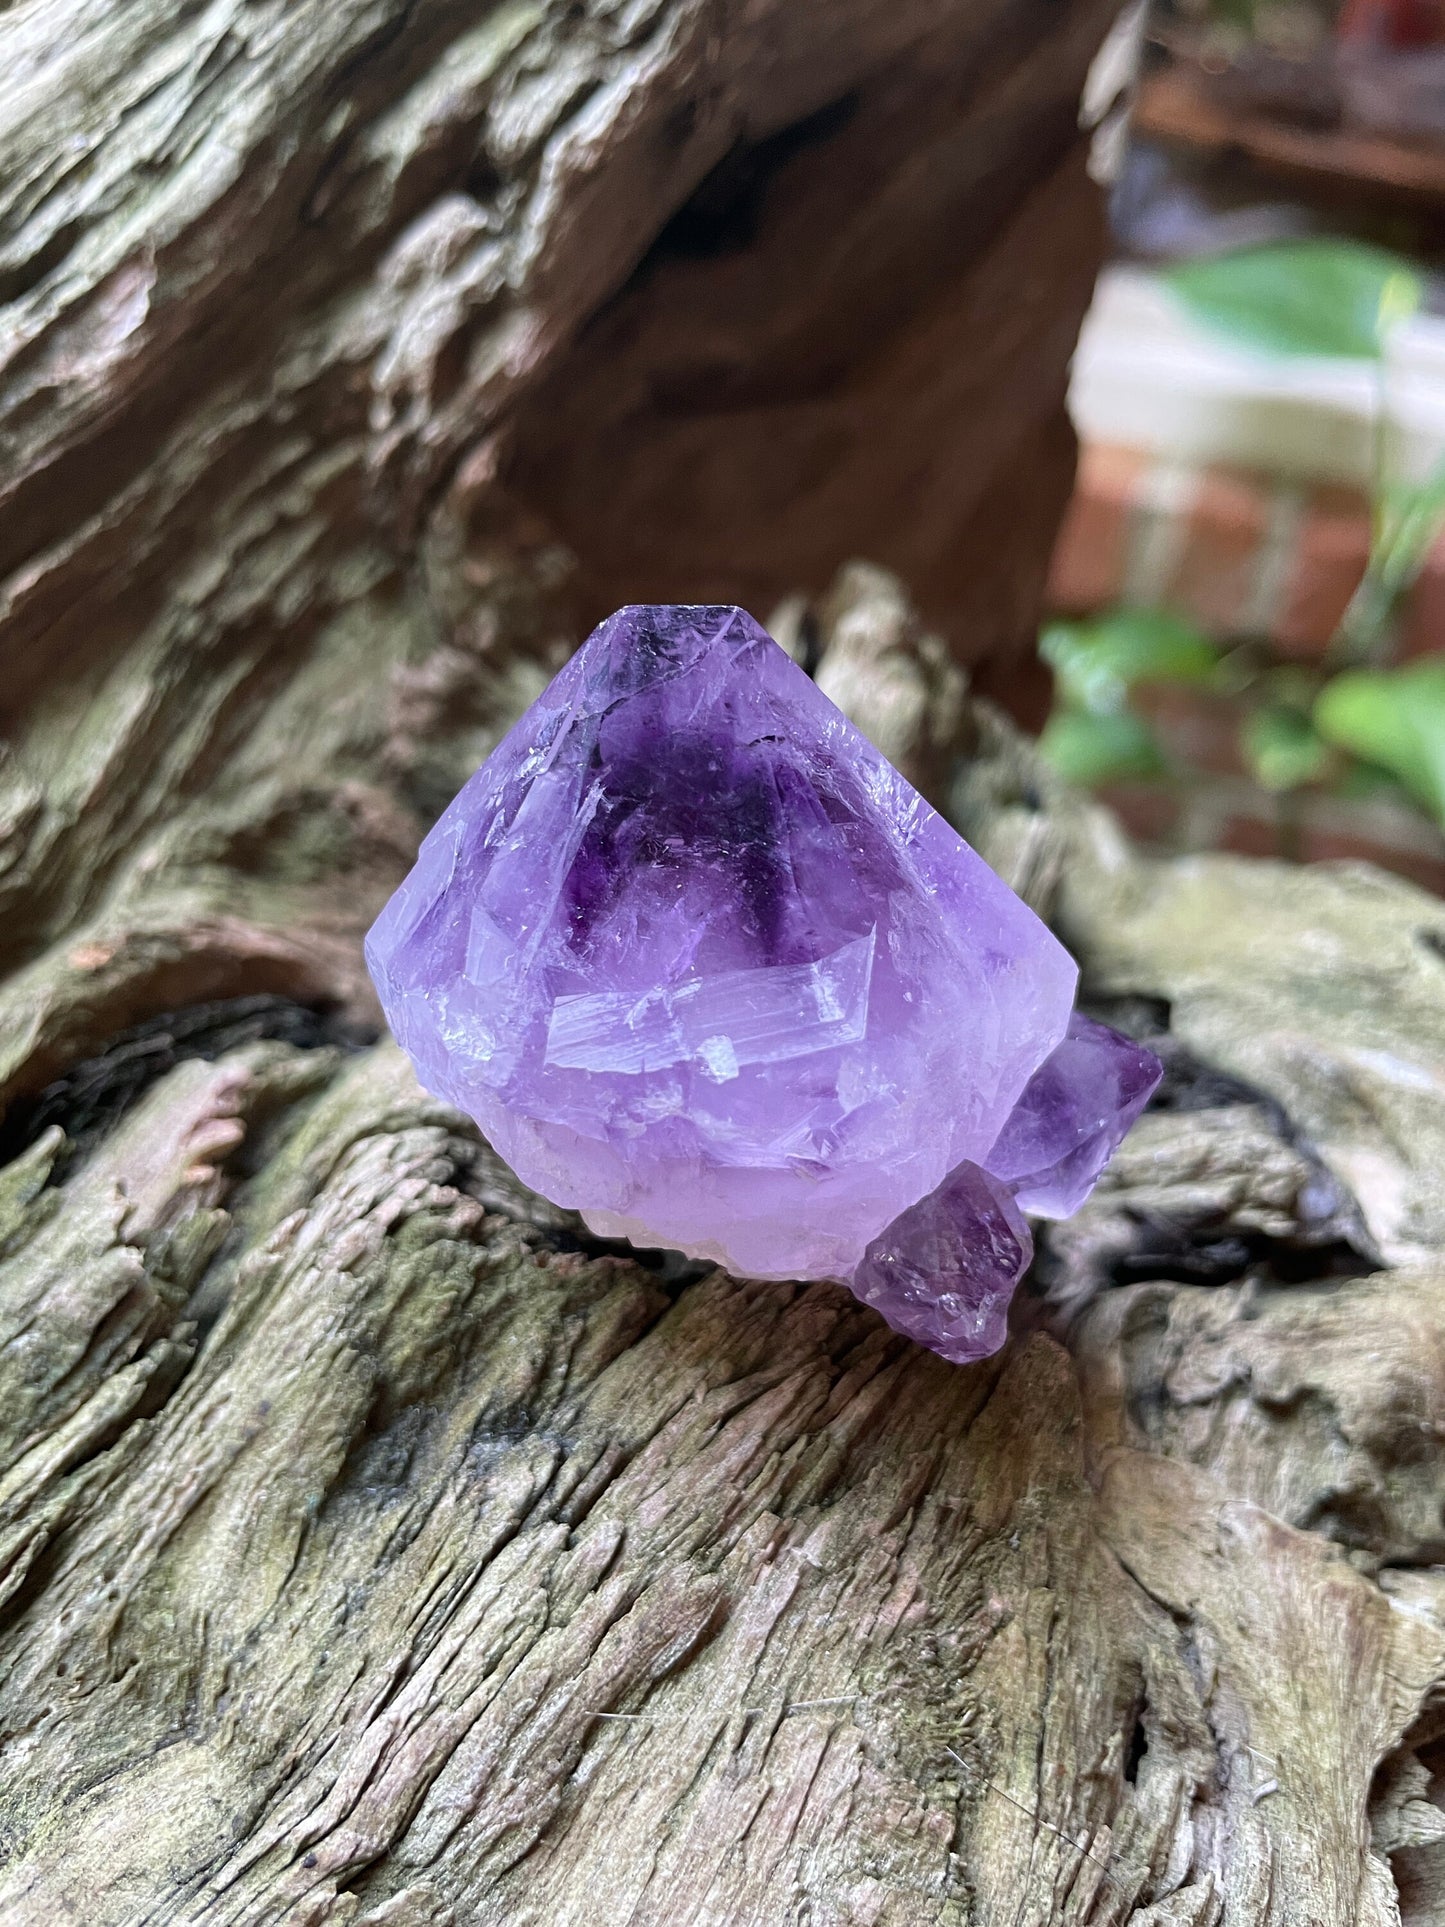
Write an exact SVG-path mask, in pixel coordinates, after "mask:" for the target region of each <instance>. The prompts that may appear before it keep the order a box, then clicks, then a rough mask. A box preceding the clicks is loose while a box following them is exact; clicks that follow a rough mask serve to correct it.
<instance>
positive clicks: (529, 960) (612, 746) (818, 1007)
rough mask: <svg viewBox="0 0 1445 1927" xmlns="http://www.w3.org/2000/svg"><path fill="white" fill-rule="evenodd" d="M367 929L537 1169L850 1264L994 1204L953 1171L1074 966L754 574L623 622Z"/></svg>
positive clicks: (1064, 997) (1043, 1038)
mask: <svg viewBox="0 0 1445 1927" xmlns="http://www.w3.org/2000/svg"><path fill="white" fill-rule="evenodd" d="M367 960H368V962H369V964H370V967H371V971H372V975H373V977H374V979H375V981H376V985H377V989H378V991H379V993H380V995H381V1000H382V1004H383V1006H384V1008H385V1010H386V1014H387V1017H388V1018H389V1020H390V1022H391V1026H392V1029H393V1031H394V1032H395V1034H396V1036H397V1038H398V1040H399V1041H400V1043H401V1044H402V1045H403V1046H404V1048H405V1049H406V1050H407V1051H408V1052H409V1053H410V1055H411V1057H412V1058H413V1060H414V1062H415V1063H416V1066H417V1069H418V1071H419V1073H420V1075H421V1078H422V1080H423V1082H424V1083H425V1084H426V1085H427V1086H428V1087H429V1088H430V1089H432V1090H434V1091H436V1092H438V1093H439V1094H440V1095H442V1096H444V1097H446V1098H448V1099H450V1100H451V1101H452V1102H454V1103H456V1104H458V1105H460V1106H461V1107H462V1108H463V1109H465V1110H467V1111H469V1112H470V1113H471V1114H472V1116H473V1117H475V1118H476V1120H477V1122H478V1123H479V1124H480V1125H481V1127H482V1129H483V1131H484V1132H485V1133H486V1135H487V1136H488V1138H489V1139H490V1140H491V1142H492V1144H493V1145H494V1146H495V1147H496V1149H497V1150H498V1151H499V1152H500V1153H501V1154H502V1156H504V1157H505V1158H506V1159H507V1160H508V1161H509V1162H510V1163H511V1164H512V1166H513V1167H514V1169H515V1170H516V1171H517V1173H518V1175H519V1176H520V1177H521V1178H522V1179H523V1180H524V1182H526V1183H527V1184H530V1185H531V1186H532V1187H533V1188H534V1189H535V1190H537V1191H540V1192H542V1193H543V1194H544V1195H545V1196H547V1197H549V1198H551V1199H553V1200H554V1201H555V1202H557V1203H559V1204H566V1205H573V1206H576V1207H578V1208H579V1209H580V1210H581V1211H582V1212H583V1215H584V1216H585V1218H586V1220H587V1222H588V1224H589V1225H591V1226H592V1228H593V1229H594V1230H597V1231H600V1232H603V1233H606V1234H612V1235H622V1236H626V1237H629V1238H632V1239H633V1240H634V1241H636V1242H638V1243H642V1244H661V1245H669V1246H674V1247H678V1248H680V1249H682V1250H683V1251H686V1252H689V1253H691V1254H693V1255H695V1256H699V1257H706V1258H715V1259H718V1260H720V1261H721V1262H722V1263H724V1264H726V1265H728V1266H729V1267H730V1268H732V1269H733V1270H735V1271H739V1272H742V1273H744V1274H751V1275H753V1276H759V1277H774V1278H798V1277H803V1278H821V1277H834V1278H847V1277H849V1276H850V1275H852V1273H853V1272H854V1270H855V1268H856V1267H858V1266H859V1265H860V1262H864V1263H866V1262H868V1261H867V1260H865V1250H866V1249H867V1248H868V1247H870V1246H871V1245H872V1244H873V1243H874V1241H875V1240H877V1239H878V1238H879V1235H880V1233H882V1232H883V1231H884V1228H885V1227H891V1226H893V1223H894V1221H895V1220H896V1219H899V1218H900V1214H907V1213H908V1208H909V1207H910V1206H913V1205H916V1204H917V1203H918V1201H919V1200H920V1199H923V1200H927V1201H928V1203H929V1206H930V1209H931V1210H932V1211H933V1212H934V1213H935V1215H936V1214H937V1212H938V1211H939V1210H941V1209H942V1208H943V1207H942V1206H941V1205H936V1204H935V1203H934V1200H935V1198H937V1197H938V1196H940V1195H942V1196H943V1197H944V1199H945V1201H946V1200H947V1198H948V1197H950V1196H956V1197H957V1198H958V1199H967V1200H974V1201H973V1202H972V1203H970V1204H969V1207H968V1208H969V1209H970V1210H971V1211H973V1212H974V1213H975V1217H974V1218H970V1219H968V1222H970V1223H972V1222H976V1221H977V1219H978V1214H979V1213H982V1212H984V1205H983V1204H982V1203H979V1202H978V1201H977V1199H976V1198H975V1192H976V1191H977V1184H978V1182H979V1181H981V1180H975V1179H972V1178H970V1179H969V1180H968V1184H967V1185H966V1184H965V1183H964V1181H963V1180H961V1179H960V1180H959V1181H958V1183H957V1184H956V1185H954V1187H953V1190H952V1191H950V1190H949V1187H948V1186H943V1192H942V1193H941V1194H940V1192H939V1187H940V1186H941V1185H943V1180H944V1179H945V1178H947V1177H949V1175H950V1174H951V1173H956V1172H957V1171H958V1170H959V1167H961V1166H969V1167H971V1166H975V1165H981V1164H983V1163H985V1162H987V1160H988V1157H989V1154H990V1152H991V1150H992V1148H993V1147H994V1145H995V1143H996V1142H997V1141H998V1139H999V1137H1000V1133H1001V1132H1002V1131H1003V1130H1004V1127H1005V1125H1006V1123H1007V1122H1008V1120H1009V1118H1010V1115H1011V1114H1012V1113H1013V1111H1014V1108H1015V1106H1016V1104H1017V1102H1018V1100H1019V1098H1020V1096H1021V1095H1022V1093H1023V1092H1024V1090H1025V1087H1026V1086H1027V1085H1028V1084H1029V1080H1030V1079H1031V1078H1032V1077H1033V1076H1034V1073H1035V1072H1036V1071H1037V1070H1038V1069H1039V1066H1040V1065H1041V1064H1042V1063H1043V1062H1044V1060H1045V1059H1046V1058H1048V1057H1049V1055H1050V1053H1051V1052H1053V1051H1054V1050H1055V1048H1056V1047H1057V1046H1058V1045H1060V1044H1061V1043H1062V1042H1063V1039H1064V1035H1065V1029H1066V1026H1067V1024H1068V1021H1069V1011H1070V1008H1071V1005H1072V1002H1073V995H1074V986H1075V979H1076V971H1075V967H1074V964H1073V962H1072V960H1071V959H1070V957H1069V955H1068V953H1067V952H1066V951H1065V950H1064V949H1063V948H1062V946H1061V945H1060V944H1059V943H1058V942H1057V941H1056V940H1055V938H1054V937H1053V936H1052V935H1051V934H1050V933H1049V931H1048V930H1047V929H1046V928H1045V927H1044V925H1043V924H1042V923H1041V922H1040V921H1039V919H1038V918H1037V917H1036V916H1034V914H1033V912H1032V911H1031V910H1029V909H1028V908H1027V907H1026V906H1025V905H1024V904H1023V903H1022V902H1020V900H1019V899H1018V897H1016V896H1015V895H1014V893H1013V892H1012V891H1011V890H1010V889H1009V888H1008V887H1007V885H1005V884H1004V883H1003V882H1001V881H1000V879H999V878H998V877H997V876H995V875H994V873H993V871H992V870H990V869H989V868H988V866H987V865H986V864H985V863H984V862H983V861H982V859H981V858H979V857H978V856H976V855H975V854H974V852H973V851H972V850H971V849H969V847H968V846H967V844H965V843H964V842H963V841H962V840H961V839H960V838H959V837H958V836H957V835H956V834H955V833H954V831H953V830H952V829H950V828H949V826H948V825H947V824H946V823H945V822H944V821H943V819H942V818H941V817H939V816H938V815H936V814H935V812H934V811H933V810H931V809H930V808H929V807H928V805H927V804H926V803H925V802H924V801H923V800H922V798H921V797H920V796H919V795H918V794H917V792H916V791H915V790H913V789H912V788H911V786H910V785H909V784H908V783H907V782H905V781H904V779H903V778H902V777H901V776H900V775H899V774H898V773H897V771H896V770H894V769H893V768H892V767H891V765H889V764H888V763H887V762H886V761H885V760H884V758H883V757H882V756H880V755H879V754H878V752H877V751H876V750H875V749H874V748H873V747H872V746H871V744H869V743H868V742H867V741H866V740H865V738H864V737H863V736H862V735H860V734H859V732H858V731H857V730H856V729H855V728H854V727H853V726H852V725H851V724H850V723H849V722H848V721H847V720H846V718H845V717H844V716H843V715H842V714H841V713H840V712H839V711H838V710H837V709H835V708H834V706H833V705H832V703H830V702H829V701H828V699H827V698H826V697H825V696H824V695H823V694H822V693H821V691H820V690H819V689H818V688H817V687H816V685H815V684H814V683H813V682H812V681H811V680H810V679H809V678H808V677H807V676H806V675H805V674H804V673H803V672H802V670H800V669H799V668H798V667H797V666H796V665H795V664H794V663H793V662H792V661H791V660H790V659H789V658H788V656H787V655H785V654H784V652H783V651H782V650H781V649H780V648H779V647H778V646H777V645H776V644H775V643H774V642H772V641H771V640H770V639H769V638H768V637H767V636H766V635H765V634H764V633H763V631H762V630H761V629H759V627H758V626H757V624H756V623H755V622H753V621H752V620H751V618H750V617H748V616H747V615H745V614H744V613H743V611H742V610H740V609H734V608H726V607H698V608H685V607H684V608H675V607H662V608H629V609H623V610H620V611H619V612H618V614H616V615H615V616H612V617H611V618H610V619H609V620H608V621H606V622H604V623H603V624H602V626H601V627H600V628H599V629H597V630H596V631H595V632H594V634H593V635H592V636H591V637H590V638H589V640H588V641H587V642H586V643H585V644H584V645H583V647H582V648H581V649H580V650H579V651H578V653H577V654H576V655H575V656H574V657H573V658H572V660H571V661H570V662H569V663H568V664H567V666H566V668H564V669H563V670H562V672H561V674H560V675H559V676H558V677H557V678H556V679H555V681H554V682H553V683H552V684H551V686H550V687H549V688H548V689H547V690H546V691H545V692H544V693H543V695H542V696H541V697H540V698H539V699H538V701H537V702H536V703H534V704H533V706H532V707H531V709H529V710H528V711H527V713H526V715H525V716H523V717H522V719H521V721H520V722H519V723H517V725H516V726H515V728H514V729H512V731H511V732H510V733H509V734H508V736H507V737H506V738H505V739H504V741H503V742H502V743H501V744H500V745H499V746H498V748H497V749H496V751H495V752H494V753H493V755H492V756H491V757H490V758H489V759H488V760H487V762H486V763H485V764H484V765H483V766H482V768H481V769H480V770H478V772H477V773H476V775H475V776H474V777H473V778H472V779H471V781H470V782H469V783H468V784H467V785H466V787H465V788H464V789H463V790H462V792H461V794H460V795H459V796H458V797H457V798H456V800H455V801H454V802H453V803H452V804H451V806H450V807H449V808H448V809H447V811H446V812H445V814H444V815H443V816H442V817H441V819H440V821H439V822H438V823H437V824H436V826H435V828H434V829H433V830H432V832H431V834H430V835H429V836H428V837H427V839H426V841H425V842H424V843H423V845H422V848H421V852H420V855H419V856H418V859H417V863H416V867H415V869H414V870H413V871H412V873H411V875H410V876H409V877H408V878H407V879H406V881H405V882H404V883H403V884H402V886H401V888H400V889H399V890H398V891H397V893H396V895H395V896H394V897H393V898H392V900H391V902H390V903H389V904H388V905H387V907H386V909H385V910H384V911H383V912H382V914H381V916H380V917H379V918H378V920H377V922H376V925H375V927H374V928H373V930H372V932H371V934H370V936H369V938H368V939H367ZM970 1185H971V1186H973V1189H969V1186H970ZM993 1195H994V1194H993V1192H992V1191H990V1192H989V1196H990V1197H993ZM960 1208H962V1207H960ZM990 1209H992V1211H993V1213H994V1215H993V1217H987V1223H988V1224H989V1225H994V1224H995V1222H997V1223H998V1224H1008V1223H1009V1222H1010V1220H1009V1212H1010V1211H1012V1206H1011V1205H1010V1206H1008V1208H1007V1209H1006V1208H1005V1206H1004V1205H1002V1204H997V1203H996V1202H995V1204H994V1205H993V1206H991V1207H990ZM985 1216H987V1214H986V1213H985ZM1014 1216H1015V1217H1016V1213H1015V1214H1014ZM1019 1222H1020V1223H1021V1220H1020V1221H1019ZM930 1235H933V1234H930ZM989 1235H990V1236H991V1237H992V1236H994V1233H993V1232H992V1231H991V1232H990V1234H989ZM942 1236H943V1234H942V1232H941V1231H940V1232H939V1233H938V1234H937V1237H938V1238H942ZM1002 1236H1003V1234H1002V1232H999V1233H998V1238H1000V1239H1001V1238H1002ZM1009 1236H1010V1237H1011V1238H1013V1240H1014V1242H1015V1244H1016V1245H1017V1247H1018V1249H1020V1250H1022V1249H1024V1243H1023V1242H1020V1239H1019V1234H1018V1233H1017V1232H1016V1231H1014V1230H1012V1229H1010V1231H1009ZM1026 1238H1027V1233H1026V1231H1025V1232H1024V1233H1023V1240H1024V1241H1026ZM1005 1242H1006V1241H1005ZM945 1247H946V1240H945V1241H944V1243H942V1244H938V1246H937V1248H938V1250H940V1251H943V1250H945ZM999 1249H1000V1250H1001V1249H1002V1245H1001V1244H1000V1245H999ZM940 1262H942V1260H941V1259H940ZM950 1262H952V1260H950ZM959 1262H960V1263H961V1262H962V1261H961V1260H960V1261H959ZM989 1262H990V1263H995V1261H993V1260H990V1261H989ZM998 1262H999V1263H1001V1262H1002V1261H1001V1260H1000V1261H998ZM1021 1262H1022V1261H1021ZM996 1268H997V1266H996ZM1020 1268H1021V1266H1020ZM876 1272H877V1268H876V1267H875V1270H874V1271H870V1272H869V1273H868V1277H869V1278H870V1279H874V1278H875V1273H876ZM959 1275H960V1276H962V1275H963V1273H962V1272H960V1273H959ZM1014 1275H1015V1276H1016V1275H1017V1272H1015V1274H1014ZM913 1289H914V1288H913V1287H912V1286H910V1287H909V1290H910V1291H912V1290H913ZM867 1290H868V1291H877V1292H878V1293H879V1294H881V1295H882V1296H886V1295H887V1294H886V1287H885V1285H884V1284H883V1282H882V1274H881V1273H877V1281H876V1282H875V1283H872V1284H870V1285H869V1286H868V1287H867ZM865 1295H866V1293H865ZM1005 1296H1006V1294H1005ZM874 1302H879V1303H880V1308H884V1307H883V1306H882V1302H881V1297H880V1298H878V1299H875V1300H874ZM885 1309H886V1308H885ZM887 1315H889V1316H892V1313H891V1312H889V1313H887ZM910 1315H912V1314H910ZM940 1317H942V1318H943V1320H944V1322H945V1323H948V1321H949V1320H953V1321H954V1322H956V1315H955V1314H954V1313H952V1312H949V1313H946V1314H940ZM995 1326H997V1329H998V1333H999V1335H1000V1337H1001V1332H1002V1327H1001V1326H998V1325H997V1320H995V1321H994V1324H993V1325H990V1326H989V1329H990V1330H994V1329H995ZM939 1329H940V1330H942V1326H940V1328H939ZM927 1342H933V1341H932V1340H929V1341H927ZM950 1342H951V1341H950ZM970 1342H972V1341H970ZM953 1355H960V1354H958V1353H957V1352H956V1351H954V1352H950V1356H953Z"/></svg>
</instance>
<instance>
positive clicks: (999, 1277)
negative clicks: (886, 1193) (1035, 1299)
mask: <svg viewBox="0 0 1445 1927" xmlns="http://www.w3.org/2000/svg"><path fill="white" fill-rule="evenodd" d="M1033 1255H1034V1241H1033V1237H1032V1235H1031V1234H1030V1232H1029V1228H1028V1225H1027V1224H1026V1223H1025V1222H1024V1218H1023V1214H1022V1212H1021V1211H1020V1210H1019V1208H1018V1206H1017V1204H1016V1203H1015V1202H1014V1200H1013V1197H1012V1196H1011V1195H1010V1192H1009V1189H1008V1186H1007V1185H1005V1184H1001V1183H1000V1182H999V1181H998V1179H997V1178H994V1177H991V1176H990V1175H989V1173H988V1172H987V1171H981V1170H980V1169H979V1167H978V1166H977V1165H976V1164H969V1163H963V1164H960V1165H958V1166H956V1167H955V1169H953V1170H952V1171H950V1172H949V1174H948V1176H947V1177H946V1178H945V1179H944V1180H943V1182H942V1184H940V1185H939V1186H938V1188H937V1189H936V1190H934V1191H930V1192H929V1194H928V1196H927V1197H926V1198H920V1199H919V1200H918V1202H917V1204H912V1205H910V1206H909V1207H908V1209H907V1210H906V1211H904V1212H903V1213H902V1214H901V1215H900V1216H899V1217H897V1218H895V1219H894V1221H893V1223H892V1224H890V1225H889V1226H888V1227H887V1229H886V1230H885V1231H883V1232H881V1233H880V1234H879V1236H878V1237H876V1238H875V1239H874V1240H873V1242H872V1243H871V1244H870V1245H869V1247H868V1249H867V1250H866V1251H865V1252H864V1254H863V1262H862V1263H861V1264H860V1265H859V1267H858V1269H857V1270H856V1271H855V1272H854V1274H853V1277H852V1280H851V1283H852V1286H853V1290H854V1292H855V1293H856V1294H857V1295H858V1297H859V1298H861V1299H862V1300H863V1302H864V1304H865V1305H872V1306H873V1308H874V1310H875V1311H879V1312H881V1313H882V1314H883V1316H884V1318H886V1319H887V1321H888V1323H889V1324H890V1325H891V1326H892V1327H893V1329H894V1330H895V1331H900V1332H903V1333H905V1334H906V1335H907V1336H908V1337H909V1338H916V1339H917V1340H918V1342H919V1344H920V1345H927V1346H928V1348H929V1350H930V1351H935V1352H939V1353H941V1355H942V1356H943V1357H944V1358H948V1359H952V1361H953V1362H954V1364H955V1365H967V1364H970V1363H972V1361H973V1360H974V1359H978V1358H987V1357H988V1356H989V1354H990V1353H991V1352H996V1351H997V1350H998V1348H999V1346H1000V1345H1002V1343H1003V1342H1004V1340H1005V1338H1007V1336H1008V1308H1009V1301H1010V1299H1011V1298H1012V1297H1013V1295H1014V1287H1015V1286H1016V1285H1017V1284H1018V1281H1019V1279H1020V1278H1022V1276H1023V1275H1024V1272H1025V1271H1026V1270H1027V1269H1028V1265H1029V1260H1030V1259H1031V1258H1032V1257H1033Z"/></svg>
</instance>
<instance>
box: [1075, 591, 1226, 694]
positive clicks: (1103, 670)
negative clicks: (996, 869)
mask: <svg viewBox="0 0 1445 1927" xmlns="http://www.w3.org/2000/svg"><path fill="white" fill-rule="evenodd" d="M1039 653H1040V655H1041V656H1042V657H1043V659H1044V661H1045V662H1047V663H1048V664H1049V666H1050V667H1051V668H1052V669H1053V672H1054V676H1055V678H1056V681H1057V684H1058V690H1059V694H1060V696H1061V697H1062V698H1063V701H1064V703H1065V704H1066V705H1067V706H1068V707H1070V708H1072V709H1079V710H1084V711H1086V712H1087V713H1088V714H1089V715H1091V716H1116V715H1119V714H1120V713H1121V712H1122V711H1123V710H1124V709H1125V707H1126V706H1127V704H1128V699H1129V691H1130V690H1131V689H1133V688H1135V687H1136V686H1137V685H1138V684H1140V683H1160V682H1163V683H1188V684H1191V685H1194V686H1199V685H1207V684H1209V683H1212V682H1213V681H1214V678H1215V673H1216V671H1217V669H1218V666H1219V651H1218V649H1216V648H1215V646H1214V644H1213V643H1212V642H1210V641H1208V640H1207V638H1205V637H1204V636H1202V635H1201V634H1200V633H1199V631H1198V630H1197V629H1194V628H1192V627H1191V626H1190V625H1189V624H1188V623H1187V622H1183V621H1181V620H1180V619H1179V617H1177V616H1171V615H1165V614H1163V613H1161V612H1158V611H1154V610H1148V609H1119V610H1116V611H1114V613H1112V614H1111V615H1106V616H1100V617H1099V618H1098V619H1097V620H1096V621H1093V622H1056V623H1052V624H1050V625H1049V627H1048V628H1047V629H1045V631H1044V633H1043V635H1042V637H1041V638H1040V640H1039Z"/></svg>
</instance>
